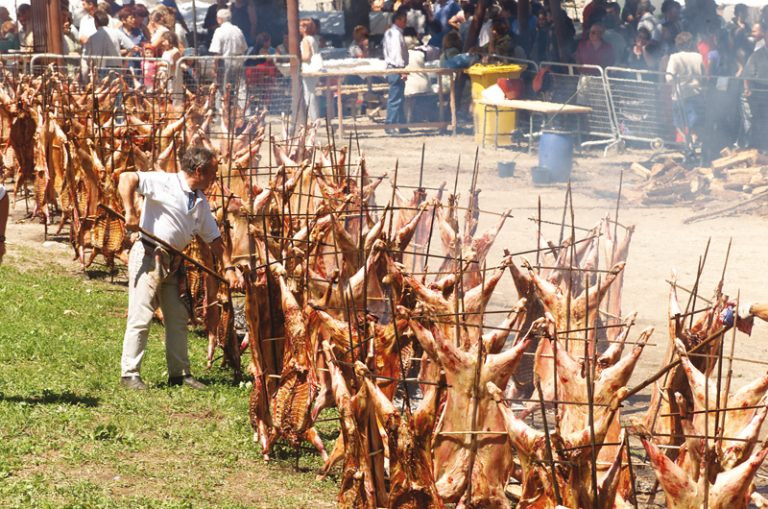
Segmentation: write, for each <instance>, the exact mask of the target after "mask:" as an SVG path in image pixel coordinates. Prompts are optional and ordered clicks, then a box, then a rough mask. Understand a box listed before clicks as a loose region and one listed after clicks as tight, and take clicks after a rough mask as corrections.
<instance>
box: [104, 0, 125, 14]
mask: <svg viewBox="0 0 768 509" xmlns="http://www.w3.org/2000/svg"><path fill="white" fill-rule="evenodd" d="M104 3H105V4H107V5H106V7H107V9H106V12H107V14H109V15H110V16H113V17H115V16H117V13H118V12H119V11H120V9H122V8H123V6H122V5H119V4H118V3H117V2H115V0H106V1H105V2H104Z"/></svg>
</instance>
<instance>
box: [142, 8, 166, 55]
mask: <svg viewBox="0 0 768 509" xmlns="http://www.w3.org/2000/svg"><path fill="white" fill-rule="evenodd" d="M168 17H169V16H168V10H167V9H166V8H165V7H163V6H162V5H161V6H159V7H156V8H155V9H154V10H153V11H152V12H151V13H149V23H147V30H149V34H150V36H151V37H150V40H149V45H150V46H152V47H153V48H155V49H157V48H159V47H160V37H161V36H162V35H163V34H164V33H165V32H168V31H169V30H170V27H169V26H168Z"/></svg>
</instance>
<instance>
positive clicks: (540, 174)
mask: <svg viewBox="0 0 768 509" xmlns="http://www.w3.org/2000/svg"><path fill="white" fill-rule="evenodd" d="M531 181H532V182H533V185H535V186H542V185H547V184H549V183H550V176H549V170H548V169H546V168H542V167H541V166H534V167H533V168H531Z"/></svg>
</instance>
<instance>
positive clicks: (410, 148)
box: [6, 132, 768, 484]
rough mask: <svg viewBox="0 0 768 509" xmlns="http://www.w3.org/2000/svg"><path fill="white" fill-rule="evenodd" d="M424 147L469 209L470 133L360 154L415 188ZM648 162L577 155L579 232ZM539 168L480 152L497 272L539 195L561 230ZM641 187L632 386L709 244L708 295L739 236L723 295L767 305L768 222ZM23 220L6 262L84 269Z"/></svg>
mask: <svg viewBox="0 0 768 509" xmlns="http://www.w3.org/2000/svg"><path fill="white" fill-rule="evenodd" d="M422 144H425V146H426V156H425V162H424V175H423V179H424V185H425V186H429V187H433V186H438V185H439V184H441V183H442V182H447V183H448V186H447V190H448V191H449V192H450V191H451V190H452V188H453V182H454V178H455V176H456V166H457V162H458V160H459V157H461V169H460V171H459V177H458V186H457V189H458V190H459V194H460V195H461V199H460V205H461V206H465V205H466V199H467V195H468V190H469V188H470V180H471V176H472V167H473V160H474V154H475V149H476V143H475V141H474V139H473V137H472V136H468V135H457V136H449V135H434V134H429V135H424V134H423V133H422V134H421V135H420V134H410V135H403V136H399V137H396V138H392V137H385V135H384V134H383V132H381V134H379V133H378V132H376V133H375V134H365V135H361V137H360V146H361V150H362V151H363V153H364V154H365V157H366V161H367V167H368V169H369V172H370V173H371V174H372V175H379V174H381V173H384V172H388V173H389V175H390V176H393V175H394V168H395V165H396V163H397V164H398V167H399V171H398V182H399V183H400V184H407V185H416V184H417V183H418V179H419V166H420V158H421V148H422ZM353 152H354V150H353ZM648 156H649V153H648V152H642V151H638V150H631V151H628V152H627V153H625V154H621V155H616V154H613V155H609V156H608V157H603V154H602V150H590V151H589V152H586V153H581V154H578V155H577V157H576V158H575V164H574V169H573V173H572V182H573V184H572V185H573V192H574V211H575V219H576V221H575V222H576V225H577V226H582V227H592V226H593V225H595V224H596V222H597V221H598V220H599V219H600V218H601V217H602V216H604V215H605V214H607V213H610V214H614V213H615V208H616V198H617V189H618V185H619V176H620V173H621V171H622V169H625V168H627V167H628V166H629V163H630V162H632V161H641V160H644V159H646V158H647V157H648ZM502 161H515V162H516V163H517V169H516V174H515V176H514V177H511V178H501V177H499V176H498V174H497V163H499V162H502ZM536 163H537V155H536V154H535V153H534V154H531V155H529V154H527V153H526V152H524V151H513V150H507V149H494V148H493V147H485V148H481V149H480V150H479V152H478V165H479V175H478V182H477V186H478V187H479V188H480V189H481V190H482V192H481V193H480V208H481V209H482V210H486V211H494V212H501V211H503V210H504V209H511V211H512V215H513V217H511V218H510V219H509V220H508V221H507V222H506V224H505V226H504V228H503V230H502V232H501V234H500V235H499V237H498V239H497V240H496V243H495V244H494V246H493V250H492V251H491V253H490V255H489V256H488V263H489V265H490V264H493V263H496V262H498V261H499V260H500V259H501V257H502V251H503V250H504V249H508V250H510V251H511V252H517V251H523V250H526V249H533V248H535V247H536V224H535V223H534V222H533V221H531V220H529V218H531V217H535V216H536V214H537V201H538V198H539V197H541V208H542V217H543V218H544V219H545V220H549V221H555V222H558V223H559V222H560V220H561V216H562V212H563V199H564V194H565V189H566V185H565V184H557V185H550V186H546V187H534V186H533V185H532V183H531V178H530V170H531V168H532V167H533V166H535V165H536ZM638 181H639V179H638V177H637V176H635V175H634V174H632V173H631V172H625V173H624V189H625V191H627V192H626V193H624V194H623V196H622V201H621V206H620V210H619V222H620V223H622V224H625V225H630V224H634V225H636V231H635V235H634V237H633V239H632V243H631V247H630V253H629V259H628V263H627V266H626V276H625V279H624V290H623V312H624V314H628V313H629V312H632V311H637V312H638V318H637V327H636V328H635V331H636V332H635V337H636V334H639V331H640V330H641V329H642V328H644V327H646V326H653V327H655V328H656V333H655V334H654V335H653V336H652V338H651V341H650V343H651V344H650V345H649V346H648V347H646V349H645V351H644V353H643V355H642V357H641V360H640V362H639V364H638V367H637V369H636V370H635V373H634V376H633V379H632V381H631V383H632V384H635V383H638V382H640V381H642V380H643V379H645V378H647V377H648V376H649V375H650V374H652V373H653V372H655V371H656V370H658V369H659V367H660V366H661V365H662V364H663V363H664V362H665V361H664V359H663V357H664V353H665V350H666V344H667V333H666V318H667V303H668V296H669V285H668V284H667V283H665V279H667V278H669V276H670V274H671V272H672V271H673V270H675V271H677V274H678V282H679V284H681V285H682V286H685V287H692V286H693V283H694V279H695V275H696V269H697V264H698V260H699V257H700V256H702V255H703V253H704V250H705V247H706V245H707V240H708V239H711V245H710V248H709V253H708V257H707V260H706V266H705V270H704V273H703V276H702V281H701V289H702V290H701V293H702V294H703V296H705V297H710V296H711V295H712V293H713V291H714V289H715V286H716V284H717V281H718V280H719V279H720V275H721V272H722V270H723V263H724V260H725V254H726V248H727V246H728V241H729V239H733V244H732V248H731V252H730V259H729V261H728V267H727V272H726V276H725V287H724V291H725V293H726V294H728V295H730V296H732V297H733V298H735V297H736V295H737V294H738V295H740V299H741V302H742V303H748V302H756V301H766V300H768V290H766V288H768V271H766V270H765V266H764V265H763V264H764V263H766V260H765V259H764V258H763V256H765V253H766V252H768V236H765V235H763V233H764V232H765V230H766V226H768V221H767V220H766V218H765V217H762V216H759V217H758V216H756V215H741V216H730V217H723V218H719V219H716V220H709V221H703V222H697V223H694V224H690V225H686V224H684V223H683V221H684V220H685V219H686V218H688V217H690V216H691V215H693V214H694V213H699V212H702V211H703V210H704V209H716V208H719V207H722V206H724V205H728V203H723V202H711V203H710V202H706V201H704V202H698V203H697V204H696V205H695V206H693V207H692V206H691V205H690V204H681V206H675V207H663V208H659V207H645V206H642V205H639V204H637V203H636V202H635V203H633V202H632V201H631V200H630V198H629V197H628V196H629V195H630V194H631V190H632V189H633V188H634V187H636V186H637V183H638ZM390 192H391V188H390V187H389V184H388V183H385V184H382V186H381V187H380V188H379V190H378V191H377V202H378V203H379V204H384V203H386V202H387V201H388V200H389V193H390ZM23 215H24V204H23V203H19V204H17V206H16V208H15V210H14V211H13V219H12V221H11V224H10V225H9V230H8V235H7V236H8V238H9V245H8V247H9V256H8V258H7V260H6V262H7V263H11V264H16V263H21V264H23V263H25V262H24V260H21V259H20V258H19V257H18V256H17V255H18V252H19V249H20V247H21V246H25V247H28V248H34V249H35V250H37V251H38V252H40V253H41V255H42V256H48V255H45V254H43V253H51V255H50V258H55V259H57V260H60V261H61V262H62V263H65V264H67V265H68V266H69V267H71V268H72V271H73V272H77V271H79V269H78V267H77V265H76V263H74V262H71V261H68V260H69V259H70V258H71V253H72V251H71V249H69V248H68V246H66V247H65V246H64V245H62V244H59V245H56V244H55V243H50V242H48V243H43V227H42V225H40V224H38V223H36V222H23V223H18V221H19V220H20V219H21V218H22V217H23ZM496 220H497V217H496V216H493V215H491V214H483V213H481V215H480V226H479V230H483V229H484V228H487V227H488V226H490V225H491V224H493V223H495V221H496ZM544 232H545V236H546V237H547V238H550V239H553V240H554V241H557V237H558V236H559V226H545V227H544ZM533 259H535V255H531V260H533ZM516 261H517V262H518V263H519V262H520V258H519V257H518V258H516ZM680 299H681V303H682V306H683V307H684V306H685V302H686V301H687V295H685V294H684V293H682V292H681V293H680ZM516 300H517V295H516V292H515V289H514V285H513V284H512V280H511V278H510V277H508V276H505V277H504V279H503V280H502V283H501V284H500V285H499V287H498V289H497V291H496V294H495V296H494V298H493V300H492V303H491V308H492V309H508V308H509V307H510V306H511V304H512V303H514V302H515V301H516ZM632 339H634V338H632ZM767 339H768V325H766V324H764V323H762V322H758V323H756V326H755V328H754V331H753V334H752V336H751V337H748V336H746V335H745V334H742V333H739V334H738V335H737V338H736V350H735V356H736V357H737V358H745V359H752V360H757V361H762V364H759V363H753V362H746V361H741V360H736V361H734V382H733V387H734V388H736V389H738V388H739V387H741V386H742V385H744V384H745V383H747V381H749V380H752V379H754V377H756V376H757V375H759V374H762V373H763V372H764V371H765V370H766V366H767V365H768V343H767V342H766V340H767ZM646 392H647V391H646ZM643 399H644V398H643ZM761 484H762V483H761Z"/></svg>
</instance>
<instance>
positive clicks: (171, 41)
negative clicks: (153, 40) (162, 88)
mask: <svg viewBox="0 0 768 509" xmlns="http://www.w3.org/2000/svg"><path fill="white" fill-rule="evenodd" d="M158 49H159V50H160V51H161V53H160V58H162V59H163V60H165V61H166V62H168V68H169V69H171V72H172V70H173V69H175V68H176V63H177V62H178V61H179V59H180V58H181V50H180V49H179V38H178V37H177V36H176V34H175V33H173V32H171V31H168V32H165V33H164V34H163V35H162V36H160V47H159V48H158Z"/></svg>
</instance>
